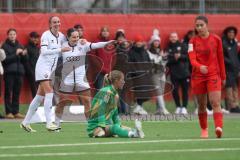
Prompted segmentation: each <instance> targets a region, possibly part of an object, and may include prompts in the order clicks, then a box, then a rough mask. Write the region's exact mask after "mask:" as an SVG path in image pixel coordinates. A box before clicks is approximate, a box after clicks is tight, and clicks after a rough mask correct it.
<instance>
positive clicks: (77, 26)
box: [73, 24, 84, 39]
mask: <svg viewBox="0 0 240 160" xmlns="http://www.w3.org/2000/svg"><path fill="white" fill-rule="evenodd" d="M73 28H74V29H76V30H77V31H78V33H79V39H82V38H83V36H84V28H83V26H82V25H81V24H75V25H74V27H73Z"/></svg>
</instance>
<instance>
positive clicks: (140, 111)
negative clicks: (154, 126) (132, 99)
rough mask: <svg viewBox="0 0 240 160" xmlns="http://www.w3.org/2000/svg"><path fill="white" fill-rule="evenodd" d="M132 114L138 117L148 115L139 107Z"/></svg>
mask: <svg viewBox="0 0 240 160" xmlns="http://www.w3.org/2000/svg"><path fill="white" fill-rule="evenodd" d="M133 113H135V114H140V115H147V114H148V113H147V111H145V110H144V109H143V108H142V106H140V105H137V106H136V107H135V108H134V110H133Z"/></svg>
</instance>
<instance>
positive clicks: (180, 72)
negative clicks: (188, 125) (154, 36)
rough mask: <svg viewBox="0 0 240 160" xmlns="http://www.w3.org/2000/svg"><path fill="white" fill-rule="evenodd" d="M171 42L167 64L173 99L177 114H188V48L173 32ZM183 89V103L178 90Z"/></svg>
mask: <svg viewBox="0 0 240 160" xmlns="http://www.w3.org/2000/svg"><path fill="white" fill-rule="evenodd" d="M169 40H170V42H169V44H168V46H167V49H166V51H167V52H168V63H167V66H168V67H169V70H170V78H171V82H172V84H173V87H174V88H173V91H172V95H173V99H174V102H175V104H176V111H175V113H176V114H188V113H187V109H186V108H187V105H188V87H189V76H190V73H189V62H188V54H187V50H185V49H184V47H183V45H182V43H181V42H180V41H179V39H178V34H177V33H176V32H172V33H171V34H170V37H169ZM180 87H181V89H182V104H181V102H180V97H179V93H178V90H179V88H180Z"/></svg>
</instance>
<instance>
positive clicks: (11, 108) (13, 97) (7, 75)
mask: <svg viewBox="0 0 240 160" xmlns="http://www.w3.org/2000/svg"><path fill="white" fill-rule="evenodd" d="M7 36H8V38H7V39H6V41H5V42H4V43H3V45H2V48H3V49H4V51H5V53H6V59H5V60H4V61H3V68H4V81H5V94H4V103H5V112H6V118H9V119H13V118H24V115H22V114H20V113H19V97H20V92H21V87H22V82H23V75H24V73H25V70H24V66H23V63H24V62H26V52H24V51H23V46H22V45H21V44H20V43H19V42H18V40H17V31H16V29H13V28H10V29H9V30H8V31H7Z"/></svg>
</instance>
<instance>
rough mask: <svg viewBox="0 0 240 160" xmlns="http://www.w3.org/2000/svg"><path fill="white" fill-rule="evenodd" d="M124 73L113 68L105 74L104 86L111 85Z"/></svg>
mask: <svg viewBox="0 0 240 160" xmlns="http://www.w3.org/2000/svg"><path fill="white" fill-rule="evenodd" d="M122 75H123V73H122V72H121V71H118V70H113V71H111V72H110V73H109V74H105V76H104V80H103V86H107V85H111V84H113V83H114V82H115V81H116V80H119V79H120V78H121V76H122Z"/></svg>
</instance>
